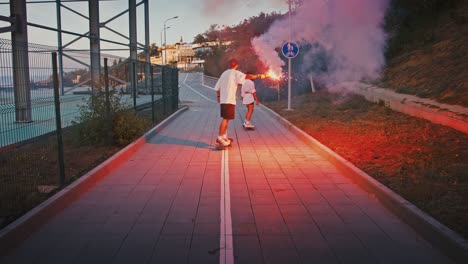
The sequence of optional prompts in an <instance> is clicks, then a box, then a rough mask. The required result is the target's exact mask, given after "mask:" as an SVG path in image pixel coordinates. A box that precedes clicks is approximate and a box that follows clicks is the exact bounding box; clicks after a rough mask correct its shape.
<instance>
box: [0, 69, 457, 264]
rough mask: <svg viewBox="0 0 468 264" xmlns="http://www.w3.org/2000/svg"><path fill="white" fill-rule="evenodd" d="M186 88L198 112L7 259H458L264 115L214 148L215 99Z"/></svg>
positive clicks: (234, 128)
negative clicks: (445, 253)
mask: <svg viewBox="0 0 468 264" xmlns="http://www.w3.org/2000/svg"><path fill="white" fill-rule="evenodd" d="M184 81H185V82H186V83H187V84H188V85H190V87H188V86H186V85H184V84H182V83H183V82H184ZM180 82H181V91H180V97H181V100H182V101H184V102H185V103H187V104H188V105H190V110H189V111H186V112H185V113H183V114H182V115H181V116H179V117H178V118H176V119H175V120H174V121H173V122H171V123H170V124H169V125H168V126H167V127H166V128H164V129H163V130H162V131H161V133H159V134H157V135H156V136H155V137H154V138H152V140H150V142H149V143H147V144H145V145H144V146H143V147H142V148H141V149H140V150H139V151H138V152H137V153H136V154H135V155H134V156H132V157H131V159H130V160H128V161H127V162H125V163H124V164H123V165H121V166H120V167H118V168H117V169H116V170H115V171H113V172H112V173H111V174H110V175H109V176H107V177H106V178H105V179H104V180H102V181H101V182H99V183H98V184H97V185H96V186H95V187H93V188H92V189H91V190H90V191H89V192H87V193H85V194H84V195H83V196H81V197H80V199H79V200H77V201H75V202H74V203H72V204H71V205H70V206H69V207H68V208H66V209H65V210H64V211H63V212H61V213H60V214H58V215H57V216H56V217H54V218H53V219H52V220H51V221H50V222H49V223H47V224H46V225H45V226H43V227H42V228H41V229H40V230H39V231H38V232H36V233H34V234H32V235H31V237H30V238H29V239H28V240H26V241H25V242H24V243H23V244H22V245H21V246H20V247H19V248H18V249H17V250H16V251H15V252H14V253H13V254H12V255H10V256H8V257H6V258H3V259H0V262H1V263H171V264H172V263H203V264H206V263H230V260H234V262H235V263H450V262H449V260H448V259H447V258H446V257H445V256H443V255H442V254H441V253H439V252H438V251H437V250H436V249H434V248H433V247H432V246H431V245H430V244H428V243H427V242H426V241H425V240H423V239H422V238H421V237H420V236H419V235H418V234H416V233H415V231H413V230H412V229H411V228H410V227H409V226H408V225H406V224H405V223H403V222H402V221H401V220H400V219H399V218H397V217H396V216H395V215H393V214H392V213H391V212H390V211H388V210H387V209H385V208H384V207H383V206H382V205H381V204H380V203H379V202H378V201H376V200H375V199H374V198H373V195H372V194H370V193H367V192H365V191H364V190H362V189H361V188H359V187H358V186H357V185H355V184H354V183H353V182H352V181H350V180H349V179H348V178H347V177H346V176H345V175H343V174H341V173H340V172H339V171H338V170H337V169H336V168H335V167H334V166H333V165H332V164H331V163H330V162H328V161H327V160H324V159H323V158H321V157H320V156H319V155H318V154H317V153H315V152H314V151H312V150H311V149H310V148H309V147H307V146H306V145H305V144H304V143H302V142H301V141H299V140H298V139H297V138H296V137H295V136H294V135H292V134H291V133H289V132H288V131H287V130H286V129H285V128H283V127H282V126H281V125H280V124H278V123H277V122H276V121H274V119H272V118H270V117H269V116H268V115H267V114H266V113H265V112H264V110H262V109H261V108H257V109H256V112H255V113H254V117H253V119H252V121H253V123H254V124H255V125H256V127H257V129H256V130H255V131H245V130H244V129H243V128H242V119H243V114H244V108H243V107H242V106H239V107H238V110H237V111H238V112H237V116H236V118H237V119H236V120H235V121H233V122H231V124H230V127H229V132H228V134H229V136H231V137H233V138H234V139H235V142H234V144H233V146H232V148H230V149H229V150H228V151H215V150H213V143H214V140H215V138H216V135H217V128H218V124H219V123H218V122H219V121H220V120H219V117H218V106H217V104H216V103H213V101H212V100H215V96H214V95H215V94H214V92H213V91H212V90H210V89H208V88H206V87H202V86H201V79H200V76H199V75H194V74H191V75H188V76H187V75H185V74H181V77H180ZM193 89H194V90H196V92H195V91H194V90H193ZM222 169H223V171H222ZM222 177H226V178H224V179H226V180H227V182H226V183H225V185H223V187H222V186H221V183H222ZM222 190H223V191H224V192H223V194H222V193H221V192H222ZM225 193H227V194H230V195H226V196H225V195H224V194H225ZM221 201H223V204H222V205H221ZM220 208H224V212H221V209H220ZM229 209H230V210H229ZM229 216H230V217H229ZM221 226H222V228H220V227H221ZM231 229H232V232H230V230H231ZM230 241H232V247H231V244H230ZM224 243H225V244H226V245H227V248H226V246H224ZM220 244H222V245H220ZM230 254H233V256H232V258H230V256H229V255H230ZM220 255H222V256H223V257H222V258H221V259H220ZM224 256H225V257H224Z"/></svg>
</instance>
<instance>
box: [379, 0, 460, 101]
mask: <svg viewBox="0 0 468 264" xmlns="http://www.w3.org/2000/svg"><path fill="white" fill-rule="evenodd" d="M412 2H413V3H412ZM416 2H417V1H411V0H409V1H407V0H405V1H403V0H400V1H398V0H394V1H393V3H394V4H393V6H392V7H391V8H392V9H391V10H390V11H389V13H388V16H387V27H388V31H389V35H390V39H389V46H388V49H387V67H386V69H385V71H384V76H383V78H382V80H381V81H382V82H381V83H379V85H381V86H384V87H386V88H389V89H393V90H395V91H397V92H399V93H405V94H413V95H417V96H419V97H424V98H431V99H435V100H437V101H439V102H443V103H448V104H458V105H462V106H465V107H468V1H463V0H443V1H437V0H432V1H428V0H426V1H419V2H418V3H416Z"/></svg>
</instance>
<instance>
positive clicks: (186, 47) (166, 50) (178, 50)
mask: <svg viewBox="0 0 468 264" xmlns="http://www.w3.org/2000/svg"><path fill="white" fill-rule="evenodd" d="M229 44H231V41H224V42H219V41H210V42H204V43H197V44H191V43H185V42H184V41H183V39H182V37H181V38H180V41H179V42H177V43H175V44H174V45H167V46H164V45H163V47H162V48H161V49H160V50H159V52H160V53H159V54H161V55H160V56H156V57H151V63H152V64H159V65H163V64H164V62H165V63H166V64H171V65H174V66H177V68H179V69H182V70H191V69H194V68H202V67H203V64H204V63H205V61H204V60H203V59H201V58H197V53H198V52H199V51H203V52H204V51H209V50H211V49H212V48H213V47H215V46H218V45H225V46H227V45H229Z"/></svg>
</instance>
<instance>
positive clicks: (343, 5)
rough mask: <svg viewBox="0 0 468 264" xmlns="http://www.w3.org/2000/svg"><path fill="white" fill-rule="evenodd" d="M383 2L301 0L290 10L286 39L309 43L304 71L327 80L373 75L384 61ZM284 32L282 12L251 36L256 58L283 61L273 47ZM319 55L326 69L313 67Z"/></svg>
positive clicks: (283, 38) (276, 64)
mask: <svg viewBox="0 0 468 264" xmlns="http://www.w3.org/2000/svg"><path fill="white" fill-rule="evenodd" d="M388 2H389V0H328V1H327V0H304V2H303V4H302V5H301V6H300V7H299V8H298V9H297V10H296V12H294V13H293V15H292V23H291V25H292V26H291V28H292V31H291V32H292V33H291V40H292V41H296V42H299V43H301V44H306V43H307V44H312V49H310V50H309V51H308V52H307V53H306V54H305V55H304V65H302V68H303V70H304V71H305V72H306V73H309V74H310V73H313V74H316V77H318V78H319V79H320V80H322V81H323V82H325V83H326V84H329V85H333V84H336V83H339V82H343V81H358V80H360V79H362V78H375V77H377V76H378V74H379V72H380V70H381V68H382V67H383V65H384V63H385V59H384V48H385V41H386V35H385V33H384V31H383V29H382V24H383V20H384V16H385V11H386V8H387V4H388ZM289 32H290V31H289V20H288V18H287V17H286V18H285V19H282V20H279V21H276V22H275V23H274V24H273V25H272V26H271V28H270V29H269V31H268V32H267V33H265V34H264V35H262V36H259V37H257V38H254V39H253V40H252V45H253V47H254V49H255V51H256V53H257V55H258V56H259V58H260V60H261V61H262V62H263V63H264V64H265V65H266V66H268V67H270V68H272V69H273V70H275V71H278V69H281V66H282V65H283V64H284V62H283V60H281V59H280V58H279V57H278V52H276V51H275V48H277V47H279V46H281V44H282V43H283V42H284V41H287V40H289ZM301 52H303V51H301ZM320 60H325V62H324V63H322V64H325V65H326V68H327V70H326V71H319V70H318V69H317V61H320ZM317 75H318V76H317Z"/></svg>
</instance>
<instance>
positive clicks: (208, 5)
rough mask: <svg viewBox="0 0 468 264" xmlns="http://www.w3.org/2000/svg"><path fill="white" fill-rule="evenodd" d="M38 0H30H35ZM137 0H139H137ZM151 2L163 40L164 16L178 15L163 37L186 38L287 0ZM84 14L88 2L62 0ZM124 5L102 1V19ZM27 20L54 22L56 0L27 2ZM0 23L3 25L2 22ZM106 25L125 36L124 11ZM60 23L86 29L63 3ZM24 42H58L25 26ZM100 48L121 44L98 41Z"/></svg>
mask: <svg viewBox="0 0 468 264" xmlns="http://www.w3.org/2000/svg"><path fill="white" fill-rule="evenodd" d="M34 1H38V0H28V2H34ZM140 1H141V0H137V3H139V2H140ZM149 1H150V2H149V4H150V10H149V13H150V19H149V20H150V43H156V44H157V45H158V46H159V45H161V30H162V29H163V25H164V21H165V20H166V19H168V18H171V17H174V16H178V17H179V18H177V19H173V20H170V21H168V22H167V24H166V25H167V26H169V27H170V28H169V29H167V30H166V36H167V43H168V44H171V43H175V42H177V41H179V40H180V38H181V37H182V38H183V40H184V41H185V42H192V41H193V37H194V36H195V35H197V34H199V33H203V32H205V31H206V30H207V29H208V28H209V26H210V25H211V24H219V25H235V24H238V23H239V22H241V21H242V20H243V19H245V18H249V17H251V16H255V15H258V14H259V13H260V12H262V11H263V12H265V13H270V12H273V11H276V12H281V13H284V12H285V11H286V10H287V3H286V1H284V0H149ZM8 2H9V1H8V0H0V3H8ZM65 5H66V6H67V7H70V8H72V9H74V10H76V11H78V12H80V13H82V14H83V15H85V16H87V15H88V5H87V3H86V2H74V3H66V4H65ZM127 8H128V0H114V1H101V2H100V6H99V9H100V22H104V21H106V20H108V19H109V18H111V17H113V16H115V15H116V14H119V13H120V12H122V11H124V10H126V9H127ZM27 13H28V21H29V22H32V23H37V24H41V25H46V26H49V27H54V28H55V27H56V24H57V20H56V9H55V3H47V4H43V3H35V4H28V5H27ZM0 15H3V16H9V15H10V11H9V5H7V4H1V5H0ZM143 18H144V7H143V5H140V6H138V7H137V36H138V42H139V43H144V41H145V37H144V30H145V28H144V19H143ZM0 26H7V24H5V23H4V22H0ZM108 26H109V27H110V28H112V29H114V30H116V31H118V32H120V33H122V34H124V35H126V36H128V31H129V27H128V13H127V14H124V15H122V16H121V17H119V18H118V19H116V20H114V21H112V22H110V23H109V24H108ZM62 28H63V29H64V30H69V31H73V32H78V33H86V32H87V31H88V30H89V25H88V21H87V20H86V19H84V18H82V17H80V16H78V15H76V14H74V13H72V12H70V11H68V10H67V9H65V8H62ZM28 31H29V35H28V42H30V43H36V44H43V45H50V46H57V33H56V32H52V31H47V30H43V29H38V28H34V27H28ZM100 33H101V38H106V39H111V40H114V41H119V42H128V40H125V39H124V38H122V37H120V36H118V35H116V34H114V33H112V32H110V31H108V30H107V29H103V28H101V31H100ZM0 38H4V39H10V33H3V34H0ZM74 38H75V37H74V36H71V35H66V34H64V35H63V43H64V44H65V43H67V42H68V41H71V40H72V39H74ZM70 48H75V49H88V48H89V40H87V39H82V40H80V41H78V42H76V43H74V44H73V45H72V46H70ZM101 48H102V49H105V48H120V46H118V45H112V44H107V43H102V42H101ZM105 52H106V53H113V54H115V55H120V56H123V57H128V52H127V51H126V52H108V51H105Z"/></svg>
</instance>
